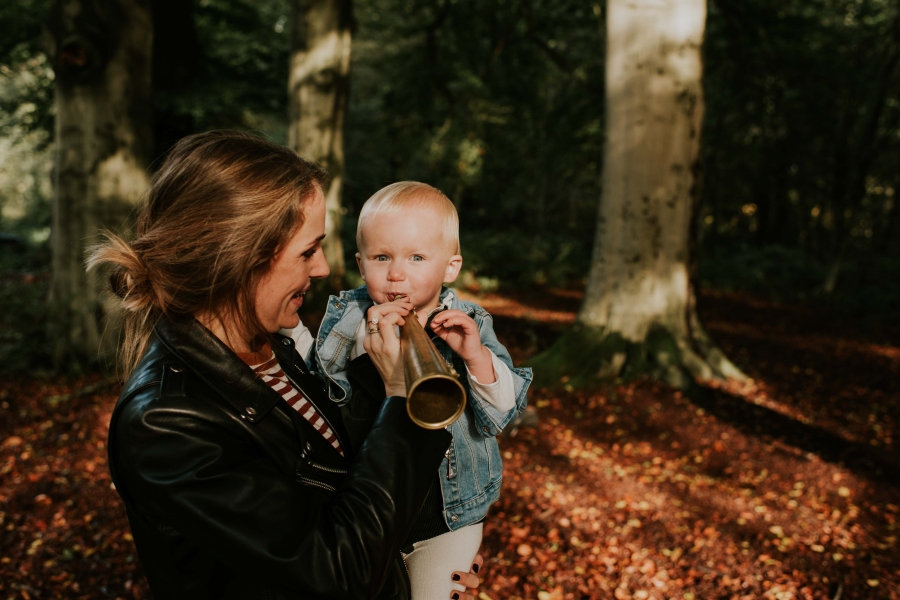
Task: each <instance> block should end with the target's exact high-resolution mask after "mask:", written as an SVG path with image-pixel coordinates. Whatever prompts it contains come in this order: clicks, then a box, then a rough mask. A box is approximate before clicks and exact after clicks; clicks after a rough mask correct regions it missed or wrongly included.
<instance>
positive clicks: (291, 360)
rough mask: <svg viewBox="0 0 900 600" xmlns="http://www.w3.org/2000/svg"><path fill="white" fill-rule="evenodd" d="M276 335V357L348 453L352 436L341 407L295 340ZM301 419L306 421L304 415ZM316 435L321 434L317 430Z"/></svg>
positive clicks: (273, 347)
mask: <svg viewBox="0 0 900 600" xmlns="http://www.w3.org/2000/svg"><path fill="white" fill-rule="evenodd" d="M276 337H277V338H278V339H277V340H276V341H275V343H273V344H272V350H273V351H274V352H275V358H277V359H278V363H279V364H280V365H281V368H282V369H283V370H284V372H285V374H287V376H288V377H289V378H290V379H291V381H292V382H293V383H294V384H295V385H296V386H297V387H298V388H300V389H298V390H297V391H299V392H300V393H302V394H303V395H304V396H306V399H307V400H309V401H310V402H311V403H312V405H313V406H314V407H315V408H316V410H317V411H319V414H320V415H322V418H323V419H325V422H326V423H328V426H329V427H331V430H332V431H334V434H335V435H336V436H337V438H338V441H339V442H340V443H341V447H342V448H343V449H344V454H345V455H347V453H348V452H349V450H350V448H352V446H351V444H350V436H349V435H348V434H347V430H346V428H345V427H344V419H343V417H341V410H340V408H339V407H338V406H337V405H336V404H335V403H334V402H332V401H331V400H329V399H328V396H327V395H326V394H325V388H324V387H323V384H322V381H321V380H320V379H319V378H318V377H316V376H315V375H313V374H312V373H310V372H309V370H308V369H307V368H306V364H305V363H304V361H303V357H301V356H300V355H299V354H297V351H296V350H295V349H294V341H293V340H292V339H291V338H289V337H285V336H281V335H278V336H276ZM279 342H280V343H279ZM301 420H303V421H306V419H303V418H302V417H301ZM310 428H312V425H310ZM316 435H321V434H319V433H318V432H316Z"/></svg>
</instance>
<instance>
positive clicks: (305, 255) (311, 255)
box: [302, 246, 319, 260]
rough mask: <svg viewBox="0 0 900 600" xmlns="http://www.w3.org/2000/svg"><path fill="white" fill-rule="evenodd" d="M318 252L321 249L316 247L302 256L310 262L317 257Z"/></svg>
mask: <svg viewBox="0 0 900 600" xmlns="http://www.w3.org/2000/svg"><path fill="white" fill-rule="evenodd" d="M318 251H319V247H318V246H316V247H315V248H310V249H309V250H307V251H306V252H304V253H303V254H302V256H303V258H305V259H306V260H309V259H311V258H312V257H313V256H315V255H316V252H318Z"/></svg>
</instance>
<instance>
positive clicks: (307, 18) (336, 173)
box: [288, 0, 353, 303]
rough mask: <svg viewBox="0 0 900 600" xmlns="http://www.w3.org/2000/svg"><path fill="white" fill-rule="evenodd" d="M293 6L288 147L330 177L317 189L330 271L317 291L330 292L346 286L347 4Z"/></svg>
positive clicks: (310, 0)
mask: <svg viewBox="0 0 900 600" xmlns="http://www.w3.org/2000/svg"><path fill="white" fill-rule="evenodd" d="M293 9H294V12H293V34H292V36H291V67H290V73H289V75H288V116H289V119H290V122H289V124H288V145H289V146H290V147H291V148H293V149H294V150H296V151H297V152H299V153H300V154H301V155H303V156H305V157H307V158H310V159H312V160H315V161H316V162H318V163H321V164H322V165H324V166H325V167H326V168H327V169H328V174H329V175H330V176H331V177H330V179H329V181H328V184H327V185H326V189H325V190H323V191H324V193H325V240H324V241H323V242H322V250H323V252H324V253H325V259H326V260H327V261H328V265H329V266H330V267H331V275H330V276H329V277H328V279H327V281H326V283H327V285H326V286H325V287H326V289H325V290H322V291H325V292H328V293H332V294H335V293H337V292H339V291H341V290H342V289H344V288H345V287H346V281H345V271H346V269H345V265H344V248H343V244H342V243H341V242H342V240H341V216H342V208H343V206H342V202H341V200H342V197H343V191H344V123H345V122H346V120H347V97H348V93H349V84H350V50H351V42H352V40H351V35H352V29H353V5H352V3H351V1H350V0H294V6H293ZM351 254H352V253H351ZM310 300H311V301H312V302H313V303H315V302H316V299H315V296H313V295H311V296H310Z"/></svg>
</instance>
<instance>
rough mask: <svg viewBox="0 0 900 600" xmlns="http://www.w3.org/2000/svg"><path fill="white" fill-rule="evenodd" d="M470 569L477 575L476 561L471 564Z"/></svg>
mask: <svg viewBox="0 0 900 600" xmlns="http://www.w3.org/2000/svg"><path fill="white" fill-rule="evenodd" d="M472 571H473V572H474V573H475V574H476V575H478V563H475V564H474V565H472Z"/></svg>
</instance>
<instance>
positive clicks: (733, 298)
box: [0, 290, 900, 600]
mask: <svg viewBox="0 0 900 600" xmlns="http://www.w3.org/2000/svg"><path fill="white" fill-rule="evenodd" d="M478 301H479V302H481V303H482V304H483V305H484V306H485V308H487V309H488V310H489V311H490V312H492V314H493V315H494V317H495V326H496V329H497V331H498V334H499V336H500V338H501V341H503V342H504V343H505V344H506V345H507V346H508V348H509V349H510V351H511V353H512V355H513V357H514V359H515V361H516V362H517V363H521V362H522V361H523V360H526V359H527V358H528V357H529V356H532V355H534V354H535V353H536V352H539V351H541V350H543V349H545V348H547V347H548V346H549V345H550V344H552V342H553V340H554V339H555V337H556V336H558V335H559V334H560V333H561V332H562V330H563V329H564V328H565V327H566V326H567V325H568V324H570V323H572V322H573V321H574V318H575V314H576V312H577V309H578V306H579V305H580V302H581V292H580V290H552V291H550V292H547V291H542V292H535V293H531V294H529V293H517V294H516V295H515V297H513V296H512V295H500V294H490V295H486V296H482V297H480V298H478ZM700 309H701V315H702V317H703V320H704V324H705V325H706V327H707V329H708V330H709V331H710V333H711V334H712V335H713V336H714V338H715V339H716V341H717V342H718V343H719V344H720V346H721V347H722V348H723V350H725V352H726V353H727V354H728V356H730V357H731V358H732V359H734V360H735V362H736V363H737V364H738V365H739V366H740V367H741V368H742V369H744V371H745V372H746V373H747V374H748V375H749V376H750V377H751V379H752V381H751V382H750V383H747V384H738V383H736V382H726V383H724V384H708V385H707V387H706V393H704V394H701V395H699V396H697V397H693V398H692V397H688V396H686V395H684V394H682V393H681V392H679V391H677V390H674V389H672V388H669V387H667V386H665V385H663V384H659V383H655V382H652V381H633V382H626V383H623V382H611V383H610V384H608V385H605V386H599V387H597V388H594V389H589V390H573V391H565V390H562V391H555V390H546V389H537V390H533V392H532V393H531V396H530V403H531V404H532V405H533V406H534V407H536V409H537V411H538V414H539V421H538V423H537V426H536V427H524V428H521V429H520V430H519V431H518V432H517V434H516V435H515V436H504V437H503V438H501V440H500V444H501V452H502V454H503V458H504V483H503V492H502V495H501V499H500V501H499V502H498V503H497V504H496V505H495V506H494V507H493V508H492V509H491V513H490V514H489V516H488V518H487V519H486V521H485V540H484V544H483V546H482V552H483V553H484V555H485V558H486V564H485V568H484V570H483V571H482V574H483V576H484V577H483V583H482V586H481V589H480V598H481V600H502V599H510V600H514V599H517V598H520V599H526V598H527V599H531V598H538V599H539V600H563V599H570V598H573V599H575V598H617V599H623V598H634V599H637V600H642V599H651V598H652V599H660V600H662V599H668V598H677V599H685V600H691V599H697V600H699V599H706V598H728V599H732V598H733V599H749V598H772V599H776V600H788V599H794V598H829V599H833V598H835V597H836V596H840V597H841V598H842V599H844V600H852V599H857V598H859V599H862V598H898V597H900V554H898V552H897V519H898V513H900V489H898V488H900V460H898V455H897V451H896V448H895V445H894V443H895V442H894V440H895V438H896V433H897V432H896V427H897V423H898V422H900V389H898V387H900V384H898V382H900V344H898V340H900V332H898V330H897V329H896V328H895V329H891V328H890V327H884V326H882V327H871V326H867V325H866V324H865V323H861V322H854V321H853V320H852V319H847V318H840V319H836V318H833V316H832V315H829V314H828V313H827V312H825V311H823V310H818V311H816V310H813V309H810V308H809V307H807V306H792V305H776V304H772V303H771V302H768V301H764V300H760V299H758V298H753V297H751V296H747V295H743V294H729V293H705V294H703V295H702V297H701V303H700ZM84 390H88V391H87V392H86V393H85V392H84ZM115 396H116V389H115V387H110V386H108V385H107V384H105V383H104V381H103V379H102V378H101V377H100V376H99V375H95V376H89V377H81V378H55V379H48V380H35V379H28V378H16V379H12V378H8V379H5V380H2V381H0V598H24V599H26V600H28V599H30V598H66V599H68V598H79V599H80V598H83V599H88V598H138V599H141V598H150V597H151V596H150V592H149V589H148V587H147V584H146V581H145V580H144V578H143V572H142V570H141V566H140V563H139V560H138V557H137V553H136V551H135V548H134V543H133V540H132V539H131V535H130V532H129V528H128V522H127V519H126V517H125V513H124V509H123V507H122V505H121V502H120V500H119V498H118V496H117V494H116V492H115V490H114V489H113V488H112V484H111V481H110V478H109V473H108V470H107V464H106V447H105V443H106V433H107V427H108V423H109V417H110V414H111V411H112V407H113V404H114V402H115ZM48 400H49V401H48Z"/></svg>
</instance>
